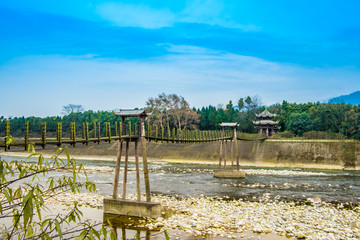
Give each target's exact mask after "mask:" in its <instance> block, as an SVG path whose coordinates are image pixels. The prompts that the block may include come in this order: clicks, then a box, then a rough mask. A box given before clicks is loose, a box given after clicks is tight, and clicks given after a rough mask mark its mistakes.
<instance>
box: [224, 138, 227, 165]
mask: <svg viewBox="0 0 360 240" xmlns="http://www.w3.org/2000/svg"><path fill="white" fill-rule="evenodd" d="M226 150H227V140H224V169H225V168H226Z"/></svg>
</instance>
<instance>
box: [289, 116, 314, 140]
mask: <svg viewBox="0 0 360 240" xmlns="http://www.w3.org/2000/svg"><path fill="white" fill-rule="evenodd" d="M310 124H311V121H310V116H309V114H307V113H293V114H291V115H290V117H289V120H288V121H287V123H286V130H288V131H293V132H295V133H296V134H297V135H299V136H302V135H303V133H304V132H307V131H309V130H310V129H311V128H310Z"/></svg>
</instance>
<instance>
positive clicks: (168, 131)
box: [167, 123, 171, 142]
mask: <svg viewBox="0 0 360 240" xmlns="http://www.w3.org/2000/svg"><path fill="white" fill-rule="evenodd" d="M170 134H171V132H170V126H169V123H168V125H167V142H169V140H170Z"/></svg>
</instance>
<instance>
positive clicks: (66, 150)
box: [65, 148, 70, 166]
mask: <svg viewBox="0 0 360 240" xmlns="http://www.w3.org/2000/svg"><path fill="white" fill-rule="evenodd" d="M65 154H66V160H67V165H68V166H69V165H70V154H69V150H68V149H67V148H65Z"/></svg>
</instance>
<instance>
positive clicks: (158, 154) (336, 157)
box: [148, 140, 360, 170]
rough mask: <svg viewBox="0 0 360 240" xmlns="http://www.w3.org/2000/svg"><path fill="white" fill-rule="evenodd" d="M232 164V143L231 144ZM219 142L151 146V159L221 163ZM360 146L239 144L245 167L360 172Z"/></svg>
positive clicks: (335, 143)
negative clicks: (219, 161)
mask: <svg viewBox="0 0 360 240" xmlns="http://www.w3.org/2000/svg"><path fill="white" fill-rule="evenodd" d="M226 145H227V147H226V149H227V151H226V155H227V160H228V164H229V162H231V160H230V156H231V150H230V149H231V142H228V143H227V144H226ZM219 146H220V145H219V143H197V144H189V143H187V144H172V143H154V142H150V143H148V156H149V158H155V159H179V160H181V159H184V160H207V161H214V162H217V161H218V159H219ZM359 147H360V143H359V142H357V141H356V142H355V141H326V140H325V141H319V140H313V141H296V140H294V141H291V140H289V141H276V140H267V141H263V142H250V141H249V142H246V141H238V149H239V159H240V165H242V166H258V167H295V168H323V169H347V170H359V169H360V154H359V151H358V150H359V149H360V148H359Z"/></svg>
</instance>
